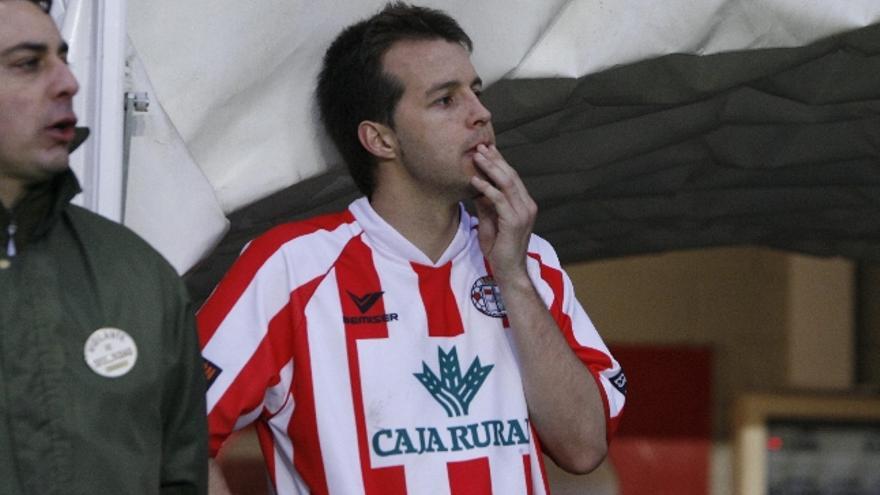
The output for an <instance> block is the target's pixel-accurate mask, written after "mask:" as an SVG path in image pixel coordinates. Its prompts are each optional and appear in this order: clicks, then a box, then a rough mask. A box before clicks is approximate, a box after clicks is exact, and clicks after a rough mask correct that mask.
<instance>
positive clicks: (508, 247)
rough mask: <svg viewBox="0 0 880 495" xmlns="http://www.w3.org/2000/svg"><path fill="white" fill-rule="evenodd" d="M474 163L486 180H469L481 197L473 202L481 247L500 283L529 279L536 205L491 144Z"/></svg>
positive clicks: (479, 153) (477, 178) (480, 147)
mask: <svg viewBox="0 0 880 495" xmlns="http://www.w3.org/2000/svg"><path fill="white" fill-rule="evenodd" d="M474 162H475V163H476V164H477V166H478V167H479V169H480V171H482V172H483V173H484V174H485V176H486V178H488V180H486V179H484V178H482V177H480V176H479V175H475V176H474V177H472V178H471V185H472V186H473V187H474V188H475V189H476V190H477V191H479V192H480V193H481V194H482V196H480V197H479V198H477V199H476V200H475V201H474V204H475V205H476V207H477V216H478V218H479V219H480V226H479V239H480V248H481V250H482V251H483V255H484V256H485V257H486V259H488V260H489V264H490V266H491V267H492V274H493V276H494V277H495V279H496V280H498V281H499V283H503V281H505V280H509V281H514V280H516V279H520V281H522V277H527V276H528V274H527V272H526V252H527V250H528V247H529V236H530V235H531V233H532V227H533V226H534V224H535V216H536V215H537V213H538V206H537V205H536V204H535V201H534V200H533V199H532V197H531V196H530V195H529V192H528V191H527V190H526V187H525V185H524V184H523V182H522V179H520V177H519V174H517V173H516V170H514V169H513V167H511V166H510V164H508V163H507V162H506V161H505V160H504V157H502V156H501V153H499V152H498V148H496V147H495V146H494V145H492V146H488V147H487V146H485V145H482V144H481V145H480V146H478V147H477V153H476V154H475V155H474Z"/></svg>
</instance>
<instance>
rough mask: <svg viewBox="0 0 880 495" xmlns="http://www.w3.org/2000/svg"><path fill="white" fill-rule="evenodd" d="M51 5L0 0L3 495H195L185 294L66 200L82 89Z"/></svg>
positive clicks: (197, 443)
mask: <svg viewBox="0 0 880 495" xmlns="http://www.w3.org/2000/svg"><path fill="white" fill-rule="evenodd" d="M47 3H48V2H45V1H44V2H37V1H30V0H0V203H2V206H0V493H3V494H7V495H18V494H41V495H42V494H56V493H57V494H61V493H64V494H86V493H89V494H111V493H112V494H114V495H117V494H137V495H143V494H150V493H154V494H158V493H162V494H170V493H186V494H189V493H194V494H202V493H205V490H206V484H205V483H206V475H207V454H206V446H207V441H206V426H205V402H204V390H205V384H204V376H203V373H202V371H201V360H200V358H199V355H198V350H197V349H198V346H197V342H196V340H197V337H196V333H195V327H194V324H193V319H192V312H191V308H190V305H189V300H188V297H187V295H186V293H185V290H184V288H183V286H182V284H181V282H180V280H179V279H178V277H177V274H176V273H175V272H174V270H173V269H172V268H171V266H170V265H169V264H168V263H166V262H165V260H164V259H162V257H161V256H160V255H159V254H158V253H156V252H155V251H154V250H153V249H151V248H150V247H149V246H148V245H147V244H146V243H145V242H144V241H142V240H141V239H140V238H138V237H137V236H136V235H135V234H133V233H131V232H130V231H128V230H127V229H125V228H124V227H122V226H119V225H117V224H115V223H113V222H110V221H108V220H105V219H103V218H101V217H99V216H97V215H95V214H93V213H91V212H88V211H86V210H84V209H82V208H79V207H76V206H73V205H71V204H70V199H71V198H72V197H73V196H74V195H75V194H76V193H77V192H78V191H79V185H78V183H77V182H76V179H75V177H74V175H73V174H72V173H71V172H70V171H69V170H68V154H69V151H68V149H69V148H70V146H71V144H72V142H73V141H74V136H75V130H74V125H75V124H76V117H75V116H74V113H73V110H72V98H73V95H74V94H75V93H76V92H77V90H78V85H77V82H76V79H75V78H74V77H73V75H72V74H71V72H70V70H69V69H68V67H67V63H66V53H67V45H66V43H64V42H63V41H62V39H61V37H60V34H59V32H58V29H57V28H56V26H55V24H54V23H53V21H52V19H51V18H50V17H49V16H48V15H47V14H46V12H47V11H48V5H47ZM41 8H42V9H41Z"/></svg>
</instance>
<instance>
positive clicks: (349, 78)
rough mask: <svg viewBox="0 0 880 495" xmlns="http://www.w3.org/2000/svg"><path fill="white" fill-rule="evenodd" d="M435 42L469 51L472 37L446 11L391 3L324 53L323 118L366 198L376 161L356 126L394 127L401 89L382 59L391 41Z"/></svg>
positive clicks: (321, 80)
mask: <svg viewBox="0 0 880 495" xmlns="http://www.w3.org/2000/svg"><path fill="white" fill-rule="evenodd" d="M434 39H442V40H446V41H450V42H453V43H461V44H462V46H464V47H465V48H467V50H468V51H472V50H473V43H472V42H471V39H470V37H468V35H467V34H466V33H465V32H464V30H463V29H462V28H461V26H459V25H458V23H457V22H456V21H455V19H453V18H452V17H450V16H449V15H447V14H446V13H445V12H442V11H440V10H435V9H430V8H426V7H417V6H414V5H408V4H406V3H404V2H399V1H395V2H389V3H388V4H386V5H385V7H384V8H383V9H382V10H381V11H380V12H379V13H377V14H375V15H373V16H372V17H369V18H367V19H365V20H362V21H360V22H358V23H356V24H353V25H351V26H349V27H347V28H345V29H344V30H343V31H342V32H341V33H340V34H339V36H337V37H336V39H335V40H334V41H333V43H332V44H331V45H330V48H328V49H327V52H326V53H325V54H324V65H323V67H322V69H321V73H320V75H319V76H318V87H317V96H318V107H319V110H320V113H321V120H322V122H323V123H324V127H325V129H326V130H327V133H328V134H329V135H330V138H331V139H332V140H333V143H334V144H335V145H336V148H337V149H338V150H339V152H340V154H342V158H343V160H345V163H346V165H347V166H348V171H349V173H350V174H351V177H352V178H353V179H354V182H355V184H356V185H357V186H358V189H360V190H361V192H362V193H364V194H365V195H367V196H368V197H369V196H371V195H372V193H373V189H374V188H375V185H376V184H375V168H376V160H375V157H374V156H373V155H371V154H370V153H369V152H368V151H367V150H366V149H364V147H363V146H361V143H360V140H359V139H358V125H360V123H361V122H363V121H364V120H371V121H374V122H379V123H381V124H385V125H387V126H389V127H391V128H392V129H393V128H394V109H395V108H396V107H397V103H398V102H399V101H400V97H401V96H402V95H403V89H404V88H403V84H402V83H401V82H400V81H398V80H397V79H396V78H394V77H393V76H391V75H390V74H387V73H385V72H384V70H383V67H382V57H383V56H384V55H385V53H386V52H387V51H388V50H389V49H390V48H391V45H393V44H394V43H395V42H398V41H403V40H434Z"/></svg>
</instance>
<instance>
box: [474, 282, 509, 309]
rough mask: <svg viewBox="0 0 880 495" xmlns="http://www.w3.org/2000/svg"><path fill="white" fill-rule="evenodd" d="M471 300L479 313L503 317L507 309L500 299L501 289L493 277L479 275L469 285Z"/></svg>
mask: <svg viewBox="0 0 880 495" xmlns="http://www.w3.org/2000/svg"><path fill="white" fill-rule="evenodd" d="M471 302H472V303H474V307H475V308H477V309H478V310H479V311H480V313H483V314H484V315H486V316H491V317H493V318H504V317H505V316H507V311H506V310H505V309H504V301H503V300H502V299H501V290H500V289H498V284H496V283H495V279H493V278H492V277H489V276H485V277H480V278H478V279H477V281H476V282H474V285H473V287H471Z"/></svg>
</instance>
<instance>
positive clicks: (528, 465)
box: [522, 454, 535, 495]
mask: <svg viewBox="0 0 880 495" xmlns="http://www.w3.org/2000/svg"><path fill="white" fill-rule="evenodd" d="M522 459H523V472H524V473H525V475H526V495H535V488H534V487H533V486H532V458H531V456H529V454H524V455H523V456H522Z"/></svg>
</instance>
